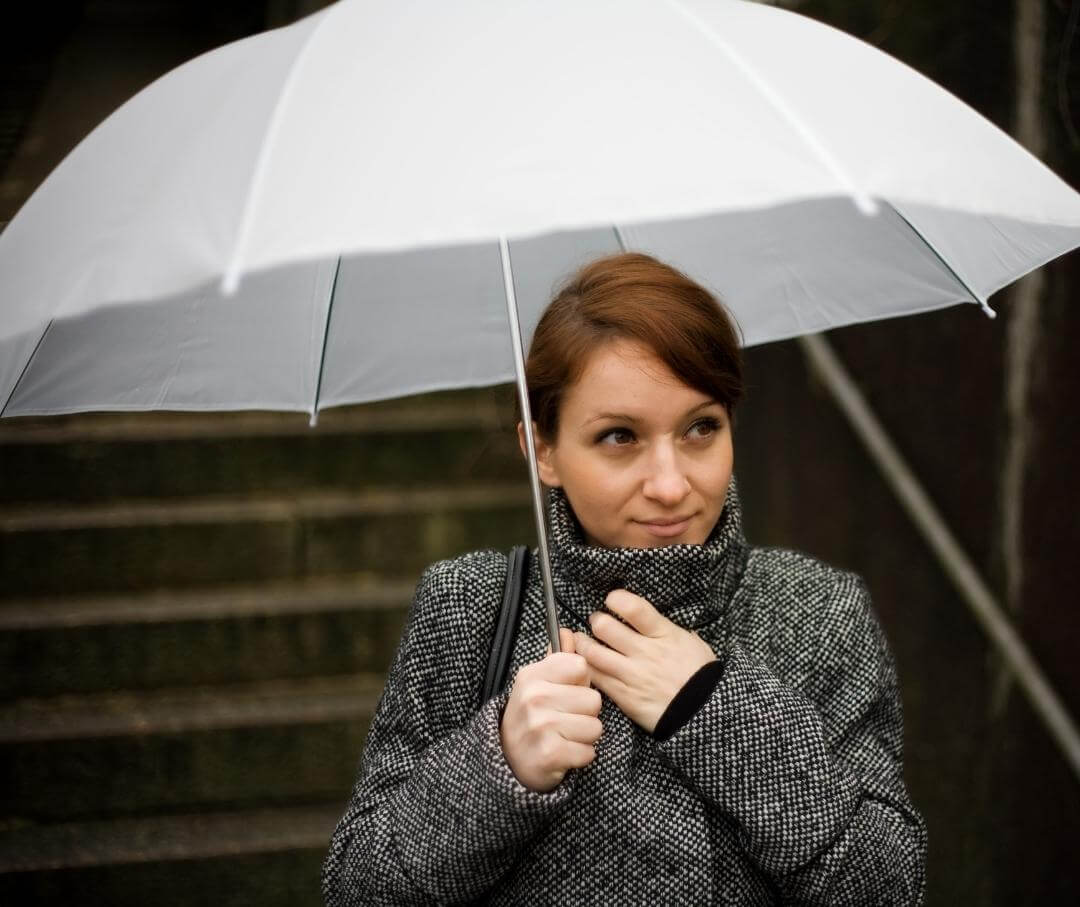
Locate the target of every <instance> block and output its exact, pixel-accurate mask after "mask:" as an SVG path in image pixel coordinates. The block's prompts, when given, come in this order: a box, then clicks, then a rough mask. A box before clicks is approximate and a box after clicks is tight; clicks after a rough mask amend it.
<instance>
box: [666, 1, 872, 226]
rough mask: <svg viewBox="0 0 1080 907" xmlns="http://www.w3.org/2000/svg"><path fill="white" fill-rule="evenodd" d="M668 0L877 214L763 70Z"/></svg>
mask: <svg viewBox="0 0 1080 907" xmlns="http://www.w3.org/2000/svg"><path fill="white" fill-rule="evenodd" d="M667 3H668V5H669V6H671V7H673V8H674V9H675V10H676V11H677V12H678V13H680V14H681V15H682V16H683V17H684V18H685V19H686V20H687V21H688V22H689V23H690V24H691V25H693V26H694V28H696V29H697V30H698V31H699V32H701V34H702V35H703V36H704V37H705V38H706V40H708V41H709V42H711V43H712V44H713V45H715V46H716V48H717V49H719V50H720V52H721V53H723V54H724V55H725V56H726V57H727V58H728V59H729V60H730V61H731V62H732V64H734V66H735V67H736V68H737V69H738V70H739V71H740V72H742V74H743V75H744V76H746V78H747V79H748V80H749V82H750V84H751V85H753V86H754V87H755V88H756V89H757V90H758V92H759V93H760V94H761V95H762V96H763V97H764V98H765V100H766V101H767V102H768V103H769V104H770V106H772V108H773V109H774V110H775V111H776V112H777V113H779V114H780V116H781V118H782V119H784V120H785V121H786V122H787V124H788V125H789V126H791V128H792V129H794V130H795V132H796V133H797V134H798V136H799V137H800V138H801V139H802V140H803V142H805V143H806V145H808V146H809V148H810V150H811V151H812V152H813V154H814V155H815V156H816V157H817V159H818V160H819V161H820V162H821V163H822V164H823V165H824V166H825V168H826V169H827V170H828V171H829V172H830V173H831V174H832V175H833V176H834V177H835V178H836V179H837V181H838V182H839V183H840V184H841V185H842V186H843V187H844V189H845V191H846V192H847V194H848V195H849V196H850V197H851V198H852V199H853V200H854V202H855V204H856V206H857V207H858V209H859V210H860V211H862V213H863V214H868V215H869V214H876V213H877V202H876V201H875V200H874V199H873V198H872V197H870V196H869V195H867V194H866V193H865V192H864V191H863V190H862V189H861V188H860V187H859V186H858V185H857V184H856V183H855V181H854V180H853V179H852V178H851V177H850V176H849V175H848V173H847V171H846V170H845V169H844V167H843V166H841V164H840V162H839V161H838V160H837V159H836V157H835V156H834V155H833V153H832V152H831V151H830V150H829V149H828V148H827V147H825V144H824V143H823V142H822V141H821V139H819V138H818V136H817V134H816V133H815V132H814V131H813V130H812V129H811V128H810V127H809V126H808V125H807V124H806V122H805V121H804V120H803V119H802V117H800V116H799V115H798V114H797V113H796V112H795V110H794V109H793V108H792V107H791V106H790V105H789V104H788V103H787V101H785V100H784V98H783V96H781V94H780V93H779V92H778V91H777V90H776V89H775V88H773V86H772V85H771V84H769V82H768V81H767V80H766V79H765V78H764V77H763V76H762V75H761V73H760V72H758V70H757V69H755V68H754V67H753V66H751V65H750V63H749V62H748V61H747V60H746V58H745V57H743V56H742V54H740V53H739V52H738V51H737V50H735V48H734V47H732V46H731V45H730V44H728V42H727V41H725V40H724V39H723V38H722V37H720V35H718V34H717V33H716V30H715V29H713V28H712V26H710V25H709V23H707V22H706V21H705V20H704V19H702V18H701V17H700V16H698V15H696V14H695V13H693V12H691V11H690V10H688V9H687V8H686V7H685V6H683V4H682V3H680V2H679V0H667Z"/></svg>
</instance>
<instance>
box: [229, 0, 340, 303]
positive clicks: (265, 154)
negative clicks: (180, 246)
mask: <svg viewBox="0 0 1080 907" xmlns="http://www.w3.org/2000/svg"><path fill="white" fill-rule="evenodd" d="M332 10H333V7H330V8H329V9H328V10H327V12H326V13H325V14H323V15H322V18H321V19H320V20H319V21H318V22H317V23H316V24H315V26H314V27H313V28H312V29H311V31H309V32H308V34H307V37H306V38H305V39H304V43H303V44H302V45H300V49H299V50H298V51H297V53H296V56H295V57H294V58H293V61H292V64H291V65H290V67H289V71H288V72H287V73H286V74H285V80H284V82H283V83H282V86H281V91H280V92H279V93H278V97H277V101H276V102H275V103H274V110H273V112H272V113H271V114H270V121H269V123H268V124H267V126H266V135H265V136H263V142H262V145H261V146H260V147H259V156H258V158H257V160H256V161H255V168H254V170H253V171H252V173H251V183H250V185H249V186H248V191H247V197H246V199H245V201H244V207H243V210H242V212H241V216H240V229H239V231H238V232H237V237H236V245H235V246H234V247H233V253H232V255H231V256H230V257H229V263H228V264H227V265H226V267H225V273H224V275H223V276H222V279H221V290H222V292H223V293H225V294H226V295H227V296H231V295H233V293H235V292H236V289H237V287H239V285H240V274H241V272H242V271H243V267H244V259H245V257H246V253H247V247H248V244H249V242H250V238H251V230H252V226H253V224H254V223H255V209H256V207H257V205H256V203H257V201H258V199H259V196H260V195H261V193H262V186H263V183H264V182H265V181H266V171H267V170H268V168H269V161H270V149H271V148H272V147H273V145H274V140H275V139H276V138H277V134H278V132H279V131H280V130H281V123H282V120H283V119H284V116H285V114H284V111H285V107H286V106H287V101H288V100H289V98H290V97H291V96H292V92H293V86H294V85H295V83H296V73H297V71H298V70H299V69H300V64H301V63H302V62H303V60H304V58H305V57H306V56H307V54H308V52H309V50H310V49H311V45H312V43H313V42H314V40H315V36H316V35H317V34H318V33H319V31H321V30H322V29H323V28H325V27H326V23H327V21H328V20H329V19H330V16H331V11H332ZM314 15H316V16H318V15H320V14H319V13H315V14H314Z"/></svg>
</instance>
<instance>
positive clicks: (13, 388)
mask: <svg viewBox="0 0 1080 907" xmlns="http://www.w3.org/2000/svg"><path fill="white" fill-rule="evenodd" d="M52 326H53V319H51V318H50V319H49V323H48V324H47V325H45V330H43V331H42V332H41V336H40V337H38V340H37V343H35V344H34V349H33V351H32V352H31V353H30V355H29V356H27V357H26V364H25V365H23V367H22V371H21V372H19V377H18V378H16V379H15V383H14V384H13V385H11V392H10V393H9V394H8V395H7V399H6V400H5V401H4V405H3V406H2V407H0V419H2V418H3V417H4V413H6V412H7V408H8V406H9V405H10V404H11V401H12V400H14V399H15V391H17V390H18V389H19V385H20V384H21V383H22V379H23V378H24V377H25V375H26V373H27V371H28V370H29V369H30V363H31V362H33V361H34V357H35V356H36V355H37V351H38V350H39V349H41V344H42V343H44V342H45V335H46V334H48V333H49V328H51V327H52Z"/></svg>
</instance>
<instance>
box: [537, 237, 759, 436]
mask: <svg viewBox="0 0 1080 907" xmlns="http://www.w3.org/2000/svg"><path fill="white" fill-rule="evenodd" d="M616 339H624V340H633V341H637V342H638V343H641V344H643V345H644V346H645V347H647V348H648V349H650V350H652V352H653V353H654V354H655V355H656V357H657V358H658V359H660V361H662V362H663V363H664V364H665V365H666V366H667V367H668V368H669V369H670V370H671V372H672V374H674V375H675V376H676V377H677V378H679V379H680V380H681V381H682V382H683V383H684V384H686V385H687V386H689V387H692V388H694V389H695V390H698V391H701V392H702V393H703V394H708V395H709V396H710V397H712V398H713V399H714V400H716V401H717V402H718V403H721V404H723V406H724V408H725V409H726V410H727V412H728V415H729V416H732V415H734V411H735V406H736V404H737V403H738V402H739V400H740V399H741V398H742V395H743V378H742V356H741V353H740V342H739V340H740V338H739V333H738V328H737V325H736V323H735V320H734V319H733V318H732V316H731V315H730V314H729V313H728V311H727V310H726V309H725V308H724V306H723V305H722V304H721V303H720V301H719V300H718V299H716V297H714V296H713V295H712V294H711V293H710V292H709V291H708V290H706V289H705V288H704V287H703V286H701V285H700V284H699V283H697V282H696V281H693V280H691V279H690V278H689V277H687V276H686V275H685V274H683V273H682V272H681V271H678V270H676V269H675V268H673V267H671V266H670V265H667V264H664V263H663V262H661V261H658V260H657V259H655V258H653V257H652V256H650V255H645V254H642V253H640V252H623V253H620V254H617V255H608V256H605V257H604V258H598V259H595V260H593V261H591V262H589V263H588V264H586V265H585V266H584V267H583V268H581V270H579V271H578V272H577V273H575V274H573V275H572V276H571V277H570V278H569V279H568V280H567V281H566V282H565V283H564V284H563V285H562V286H561V288H559V290H558V292H557V293H556V294H555V297H554V299H552V301H551V303H550V304H549V305H548V307H547V308H546V309H545V310H544V313H543V315H541V316H540V321H539V323H538V324H537V326H536V331H535V332H534V333H533V337H532V342H531V343H530V345H529V355H528V358H527V359H526V362H525V380H526V382H527V384H528V387H529V406H530V407H531V409H532V417H533V421H535V422H536V426H537V430H538V431H539V433H540V435H541V437H542V438H543V439H544V440H545V441H548V442H551V443H554V441H555V439H556V438H557V436H558V433H559V406H560V404H561V403H562V399H563V395H564V394H565V393H566V391H567V390H568V389H569V388H570V387H571V386H573V384H574V383H575V382H576V381H577V380H578V379H579V378H580V377H581V374H582V372H583V371H584V369H585V366H586V364H587V363H588V361H589V357H590V356H591V355H592V353H593V352H594V351H595V350H597V349H598V348H599V347H601V346H603V345H604V344H605V343H608V342H611V341H613V340H616ZM518 415H519V418H520V413H519V414H518Z"/></svg>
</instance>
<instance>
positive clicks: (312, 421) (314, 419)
mask: <svg viewBox="0 0 1080 907" xmlns="http://www.w3.org/2000/svg"><path fill="white" fill-rule="evenodd" d="M318 424H319V413H318V411H317V410H312V411H311V418H309V419H308V428H314V427H315V426H316V425H318Z"/></svg>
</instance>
